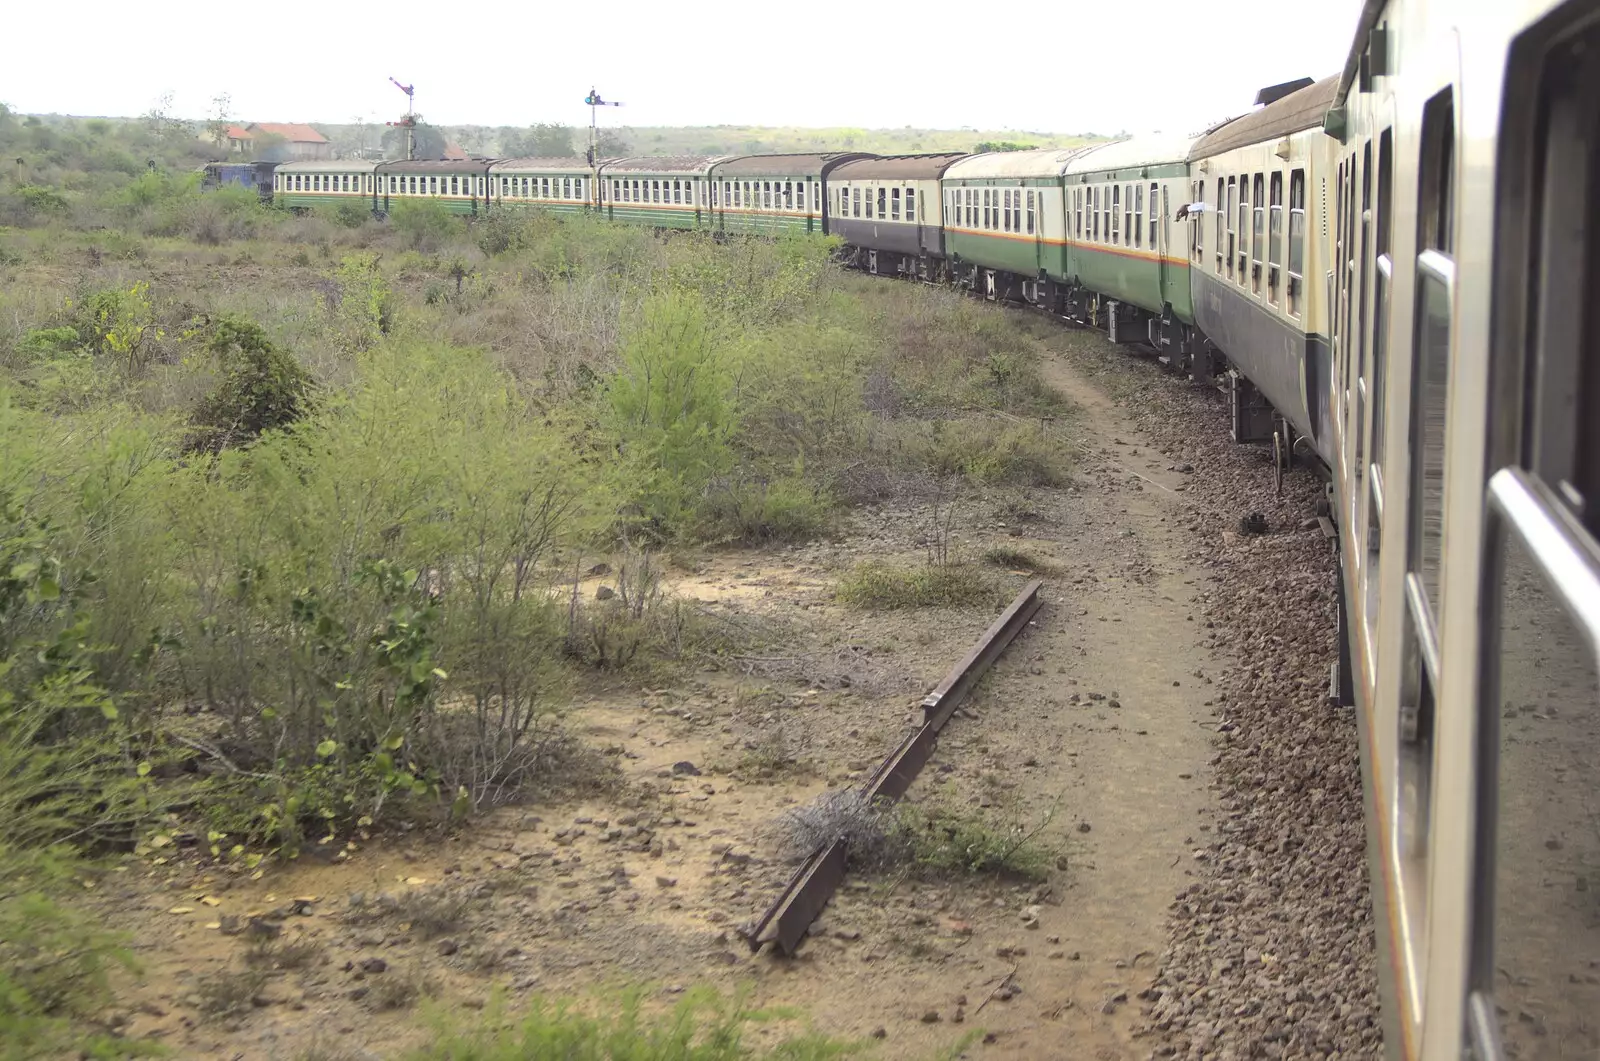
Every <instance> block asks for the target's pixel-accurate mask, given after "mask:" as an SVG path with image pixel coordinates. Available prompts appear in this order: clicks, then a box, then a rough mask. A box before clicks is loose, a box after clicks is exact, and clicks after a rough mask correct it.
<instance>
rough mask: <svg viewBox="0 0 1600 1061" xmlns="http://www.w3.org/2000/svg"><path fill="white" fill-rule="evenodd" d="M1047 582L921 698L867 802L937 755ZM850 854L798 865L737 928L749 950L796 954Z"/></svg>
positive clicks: (836, 846)
mask: <svg viewBox="0 0 1600 1061" xmlns="http://www.w3.org/2000/svg"><path fill="white" fill-rule="evenodd" d="M1043 585H1044V583H1043V582H1041V581H1040V580H1038V579H1035V580H1033V581H1032V582H1029V583H1028V584H1027V585H1026V586H1024V587H1023V589H1022V592H1021V593H1019V594H1017V597H1016V599H1015V600H1013V601H1012V602H1011V604H1010V605H1008V606H1007V608H1006V610H1005V611H1003V612H1001V613H1000V617H999V618H998V619H996V620H995V621H994V622H993V623H992V624H990V626H989V629H987V630H985V631H984V633H983V636H982V637H980V638H978V640H977V643H975V644H974V645H973V646H972V648H970V649H968V650H967V654H966V655H964V656H962V657H961V660H960V662H958V663H957V664H956V665H955V666H954V667H952V668H950V673H949V674H946V675H945V677H944V681H942V682H940V683H939V684H938V686H936V687H935V688H934V690H933V691H932V692H931V693H929V694H928V695H927V696H925V697H923V698H922V705H921V706H922V725H921V726H919V727H917V729H916V730H915V731H914V732H913V733H911V734H909V735H908V736H907V737H906V739H905V740H903V741H901V742H900V746H899V747H898V748H896V749H895V750H894V751H893V752H890V753H889V756H888V757H887V758H885V759H884V760H883V762H882V763H881V764H879V766H878V768H877V769H876V770H874V771H873V772H872V776H871V777H870V778H868V779H867V781H866V783H865V784H864V785H862V787H861V797H862V799H863V800H865V801H867V802H871V801H874V800H879V799H885V800H890V801H893V800H897V799H899V798H900V797H901V796H903V795H905V791H906V789H908V788H910V787H911V782H912V781H915V780H916V778H917V775H918V774H919V773H921V772H922V767H923V766H924V765H925V764H926V763H927V761H928V759H929V758H930V757H931V756H932V755H933V746H934V743H935V741H936V740H937V739H938V736H939V731H940V730H942V729H943V728H944V725H945V723H946V722H948V721H950V716H951V715H953V714H955V711H956V708H958V707H960V706H961V704H962V703H963V702H964V701H965V700H966V698H967V696H968V695H969V694H970V693H971V692H972V688H973V686H974V685H976V684H977V682H978V679H979V678H981V677H982V676H983V674H984V672H985V671H987V670H988V669H989V667H990V666H991V665H992V664H993V663H994V661H995V660H997V659H999V658H1000V654H1001V653H1002V652H1004V651H1005V650H1006V646H1008V645H1010V644H1011V642H1012V641H1013V640H1015V638H1016V636H1017V635H1018V634H1019V633H1021V632H1022V630H1023V629H1024V628H1025V627H1026V626H1027V625H1028V623H1029V621H1030V620H1031V619H1032V618H1033V616H1034V614H1035V613H1036V612H1038V610H1039V607H1040V605H1041V604H1043V603H1044V602H1043V601H1042V600H1041V599H1040V597H1039V590H1040V588H1041V587H1043ZM847 854H848V852H847V851H846V849H845V844H844V841H843V840H839V839H835V840H833V841H832V842H831V843H828V844H824V845H823V846H821V847H819V848H817V850H815V851H813V852H812V853H811V855H810V856H809V857H807V858H806V860H805V861H804V862H802V863H800V867H799V868H798V869H796V870H795V871H794V874H793V875H792V876H791V877H790V878H789V882H788V884H786V885H784V888H783V891H782V892H781V893H779V895H778V897H777V899H775V900H773V902H772V905H771V906H768V907H767V909H766V912H765V913H763V914H762V915H761V916H760V917H759V918H757V919H756V920H755V921H753V922H751V923H750V924H748V925H746V926H744V927H743V928H741V929H740V930H739V933H740V935H742V936H744V939H745V942H746V943H747V944H749V946H750V949H751V950H752V951H756V950H760V949H761V947H762V946H763V945H765V944H767V943H775V944H777V948H778V949H779V950H781V951H782V952H783V953H784V954H793V953H794V952H795V950H796V949H797V948H798V947H799V946H800V941H801V940H802V939H803V938H804V937H805V934H806V929H808V928H810V927H811V923H812V922H813V921H815V920H816V919H817V915H818V914H820V913H821V912H822V908H823V907H824V906H826V905H828V900H829V899H831V898H832V897H833V893H834V891H835V890H836V889H837V888H838V887H839V883H840V881H842V880H844V870H845V860H846V856H847Z"/></svg>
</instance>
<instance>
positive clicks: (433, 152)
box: [383, 117, 447, 158]
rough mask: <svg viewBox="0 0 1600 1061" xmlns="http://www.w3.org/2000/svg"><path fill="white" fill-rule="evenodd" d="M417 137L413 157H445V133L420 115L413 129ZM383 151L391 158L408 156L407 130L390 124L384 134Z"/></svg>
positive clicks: (412, 131) (413, 134) (413, 133)
mask: <svg viewBox="0 0 1600 1061" xmlns="http://www.w3.org/2000/svg"><path fill="white" fill-rule="evenodd" d="M411 134H412V136H413V137H414V138H415V141H414V144H415V146H414V147H413V149H412V157H413V158H443V157H444V150H445V145H446V143H447V141H446V140H445V138H444V133H443V132H441V131H440V130H439V129H437V128H435V127H434V126H432V125H428V124H427V123H426V122H424V121H423V120H422V119H421V118H420V117H419V118H417V124H416V126H415V127H414V128H413V129H412V130H411ZM383 153H384V155H385V156H387V157H389V158H405V157H406V131H405V129H404V128H403V127H401V126H399V125H393V126H390V127H389V129H388V130H387V131H386V132H385V133H384V134H383Z"/></svg>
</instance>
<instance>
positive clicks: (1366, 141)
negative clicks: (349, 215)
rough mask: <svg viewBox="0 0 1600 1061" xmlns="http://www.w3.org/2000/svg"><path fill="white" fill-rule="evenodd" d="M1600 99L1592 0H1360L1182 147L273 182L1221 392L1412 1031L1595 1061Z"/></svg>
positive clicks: (703, 159) (1478, 1045)
mask: <svg viewBox="0 0 1600 1061" xmlns="http://www.w3.org/2000/svg"><path fill="white" fill-rule="evenodd" d="M1129 76H1130V77H1134V76H1147V75H1143V74H1137V73H1130V75H1129ZM1596 98H1600V2H1597V0H1498V2H1496V3H1493V4H1487V3H1482V2H1481V0H1366V3H1365V4H1364V6H1363V7H1362V10H1361V13H1360V16H1359V20H1358V25H1357V30H1356V35H1355V38H1354V40H1353V42H1352V45H1351V48H1350V50H1349V53H1348V57H1347V60H1346V62H1345V65H1344V66H1343V68H1342V69H1341V70H1340V71H1338V72H1337V73H1336V74H1334V75H1333V76H1331V77H1328V78H1325V79H1323V80H1320V81H1311V80H1310V79H1301V80H1299V81H1294V82H1288V83H1285V84H1282V85H1277V86H1272V87H1271V88H1268V89H1264V90H1263V91H1262V93H1261V94H1260V95H1259V96H1258V97H1257V100H1256V107H1255V109H1254V110H1252V111H1250V112H1248V113H1246V114H1244V115H1242V116H1240V117H1238V118H1235V119H1233V120H1230V121H1227V122H1224V123H1221V124H1219V125H1217V126H1215V127H1213V128H1210V129H1207V130H1204V131H1203V132H1201V133H1200V134H1199V135H1196V136H1190V137H1173V136H1166V137H1159V136H1158V137H1147V138H1132V139H1124V140H1117V141H1112V142H1103V143H1095V144H1088V145H1085V146H1083V147H1080V148H1075V149H1071V150H1033V151H1017V152H1005V153H988V154H959V153H954V154H920V155H904V156H894V157H879V156H875V155H872V154H868V153H862V152H833V153H816V154H791V155H766V156H761V155H751V156H692V157H671V158H648V157H642V158H625V159H613V160H602V161H600V162H598V163H597V164H594V165H590V164H589V163H588V162H586V161H585V160H581V159H550V158H524V159H474V160H466V161H442V160H424V161H413V162H386V163H377V162H332V163H330V162H303V163H290V164H286V165H280V166H277V167H276V169H275V171H274V172H273V174H272V178H271V181H272V186H271V192H272V194H273V195H274V196H275V197H276V198H277V199H278V200H279V201H281V202H283V203H286V204H287V205H289V206H291V207H296V208H300V207H315V206H319V205H323V204H327V203H336V202H342V201H355V202H359V203H360V204H362V205H363V206H364V207H367V208H370V209H371V210H372V211H373V212H375V213H377V214H380V215H381V214H384V213H386V212H388V211H390V210H392V209H394V207H395V205H396V204H397V203H399V202H401V201H404V200H406V199H410V198H420V197H426V198H429V199H434V200H437V201H439V202H442V203H443V204H444V205H445V206H446V207H447V208H449V209H451V210H455V211H459V212H462V213H466V214H474V215H484V214H492V213H494V212H495V211H500V210H516V209H530V208H531V209H543V210H549V211H553V212H557V213H561V212H567V213H578V212H585V213H597V214H599V215H601V216H603V217H606V218H610V219H612V220H615V221H618V222H624V223H634V224H643V225H650V226H655V227H658V228H664V229H679V228H681V229H699V230H706V231H711V232H716V233H728V234H736V233H748V234H752V235H761V236H776V235H783V234H785V233H821V234H827V235H831V236H833V237H835V238H836V239H837V240H838V241H839V242H840V246H841V251H840V253H841V256H842V257H843V259H844V260H845V261H846V262H847V263H848V264H849V265H851V266H853V267H855V268H859V269H862V270H865V271H868V272H872V273H879V274H886V275H892V276H899V277H904V278H907V279H911V280H917V281H922V282H928V283H951V284H956V285H960V286H961V287H963V288H966V289H969V290H971V291H973V292H975V293H976V294H978V295H980V296H982V297H984V298H988V299H992V300H995V301H999V302H1009V303H1016V304H1024V305H1031V306H1035V307H1038V308H1040V309H1042V310H1046V311H1048V312H1050V313H1052V314H1055V315H1057V316H1059V317H1061V318H1064V319H1066V320H1070V321H1073V322H1076V323H1078V324H1081V325H1085V326H1092V327H1096V328H1099V329H1102V330H1103V331H1104V332H1105V333H1106V335H1107V336H1108V337H1109V338H1110V339H1112V340H1113V341H1115V342H1119V343H1129V344H1137V345H1138V346H1139V347H1141V348H1143V349H1146V350H1153V351H1154V352H1155V354H1156V356H1158V357H1159V358H1160V359H1161V360H1162V361H1163V362H1164V363H1165V364H1167V365H1168V366H1169V367H1170V368H1171V369H1172V370H1173V371H1176V372H1181V373H1184V374H1186V375H1187V376H1189V377H1190V378H1193V379H1197V380H1204V381H1214V382H1216V383H1217V385H1219V386H1223V387H1225V388H1226V389H1227V392H1228V395H1229V402H1230V411H1231V423H1232V430H1233V434H1234V437H1235V438H1237V439H1238V440H1240V441H1252V440H1253V441H1259V442H1265V443H1269V444H1270V446H1271V448H1272V452H1273V454H1274V459H1275V462H1276V466H1277V467H1279V468H1282V467H1284V466H1286V465H1288V464H1289V463H1291V462H1293V461H1295V460H1305V461H1309V462H1313V463H1314V464H1315V466H1316V467H1318V468H1319V469H1321V470H1323V471H1324V472H1325V473H1326V479H1327V483H1328V488H1327V492H1328V500H1327V510H1328V516H1329V520H1330V523H1331V524H1332V525H1333V526H1334V527H1335V528H1336V530H1335V533H1336V542H1337V549H1338V556H1339V565H1338V566H1339V577H1338V581H1337V592H1338V596H1339V605H1340V607H1339V615H1340V638H1339V641H1340V645H1341V651H1340V657H1339V659H1338V660H1337V661H1333V662H1331V663H1330V675H1329V691H1328V693H1329V701H1330V708H1329V709H1330V710H1343V709H1348V710H1352V711H1353V713H1354V716H1355V720H1356V725H1357V728H1358V730H1359V733H1360V738H1361V739H1360V742H1359V743H1360V747H1361V759H1362V764H1361V765H1362V775H1363V781H1364V790H1365V793H1364V795H1365V812H1366V825H1367V841H1368V852H1369V864H1370V879H1371V895H1372V899H1373V903H1374V912H1375V915H1376V916H1375V923H1376V926H1377V946H1378V952H1379V958H1380V960H1379V967H1380V985H1379V986H1380V996H1381V1002H1382V1010H1383V1019H1384V1040H1385V1043H1386V1050H1387V1052H1388V1054H1389V1056H1391V1057H1394V1058H1400V1059H1406V1061H1411V1059H1427V1061H1446V1059H1449V1061H1459V1059H1461V1058H1464V1057H1465V1058H1471V1059H1476V1061H1501V1059H1532V1058H1585V1059H1589V1061H1593V1059H1595V1058H1600V544H1597V541H1596V535H1597V534H1600V426H1597V425H1600V418H1597V410H1600V327H1596V320H1595V316H1596V314H1597V312H1600V311H1597V309H1596V307H1597V306H1600V299H1597V296H1596V293H1597V292H1600V128H1597V126H1600V109H1597V108H1595V107H1594V106H1593V102H1592V101H1593V100H1594V99H1596ZM264 191H265V189H264ZM1591 398H1593V399H1596V403H1597V404H1596V405H1590V404H1589V399H1591Z"/></svg>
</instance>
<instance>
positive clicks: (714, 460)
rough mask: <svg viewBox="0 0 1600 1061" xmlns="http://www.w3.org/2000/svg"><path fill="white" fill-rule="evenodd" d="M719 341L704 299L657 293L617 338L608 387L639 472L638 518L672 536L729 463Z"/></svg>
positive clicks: (626, 450)
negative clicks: (617, 363) (617, 362)
mask: <svg viewBox="0 0 1600 1061" xmlns="http://www.w3.org/2000/svg"><path fill="white" fill-rule="evenodd" d="M728 391H729V374H728V358H727V355H726V353H725V340H723V339H722V338H721V337H720V336H719V335H718V334H716V332H715V331H714V329H713V326H712V320H711V314H710V312H709V310H708V308H707V306H706V304H705V301H704V299H703V298H701V297H700V296H698V295H696V294H692V293H689V292H675V293H672V294H664V295H657V296H654V297H652V298H651V299H649V300H648V301H647V302H646V303H645V304H644V306H643V307H642V308H641V310H640V313H639V316H638V319H637V321H636V322H635V323H634V325H633V327H632V329H631V330H630V331H629V333H628V335H627V337H626V338H625V339H624V340H623V346H622V368H621V369H620V370H619V371H618V372H617V373H616V375H615V376H613V377H612V379H611V380H610V381H609V382H608V384H607V394H608V397H609V399H610V405H611V412H612V414H613V417H614V423H615V426H616V430H617V433H618V436H619V438H620V442H621V449H622V454H623V457H624V458H625V459H626V460H627V461H629V463H630V464H631V465H632V466H633V467H634V468H635V469H637V471H638V474H639V478H640V482H641V486H640V497H639V508H640V512H641V515H642V516H643V517H644V518H645V519H646V521H647V522H648V523H649V524H650V525H651V526H652V527H654V528H655V529H656V530H657V531H659V532H661V533H663V534H671V533H675V532H677V531H678V530H680V529H681V527H682V526H683V524H684V523H685V521H686V520H688V519H689V518H690V514H691V513H692V511H693V508H694V506H695V504H696V502H697V500H698V498H699V497H700V496H701V494H702V492H703V491H704V489H705V487H706V485H707V484H708V483H710V482H711V480H712V479H713V478H715V477H716V476H718V475H721V474H723V473H724V472H726V471H727V470H728V468H729V467H730V466H731V465H732V462H733V451H732V448H731V447H730V445H729V440H730V438H731V437H732V435H733V432H734V429H735V426H736V425H735V421H734V412H733V409H732V407H731V406H730V403H729V400H728V398H729V394H728Z"/></svg>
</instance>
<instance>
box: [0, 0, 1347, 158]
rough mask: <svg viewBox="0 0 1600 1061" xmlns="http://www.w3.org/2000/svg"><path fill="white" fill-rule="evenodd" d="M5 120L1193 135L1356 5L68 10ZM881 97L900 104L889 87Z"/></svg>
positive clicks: (1339, 43) (9, 54)
mask: <svg viewBox="0 0 1600 1061" xmlns="http://www.w3.org/2000/svg"><path fill="white" fill-rule="evenodd" d="M11 8H12V9H11V11H10V14H8V15H7V16H6V19H5V21H6V44H5V47H4V59H3V61H0V102H4V103H6V104H9V105H10V106H12V107H15V108H16V109H18V110H21V111H25V112H30V113H66V114H79V115H128V114H139V113H143V112H144V111H146V110H148V109H149V108H150V106H151V105H152V104H153V103H154V102H155V101H156V100H157V99H158V98H159V97H161V96H162V95H163V94H164V93H167V92H170V93H172V96H173V100H174V104H175V108H174V109H175V111H176V112H177V113H178V114H179V115H180V116H185V117H192V118H202V117H206V116H208V112H209V110H210V107H211V100H212V98H213V97H215V96H217V95H218V94H220V93H224V92H225V93H227V94H228V95H229V96H230V97H231V98H232V107H233V116H234V117H237V118H241V119H244V120H253V121H284V122H319V121H320V122H339V123H344V122H351V121H354V120H356V119H357V118H361V119H364V120H366V121H376V122H382V121H386V120H389V119H392V118H394V117H396V116H398V115H399V114H400V113H402V112H403V111H404V109H405V97H404V96H403V95H402V94H401V93H400V91H399V90H398V89H396V88H395V87H394V86H392V85H390V84H389V82H388V78H389V76H390V75H391V74H392V75H394V76H395V77H397V78H399V79H400V80H401V81H403V82H405V83H407V84H411V83H414V84H415V85H416V89H417V111H418V113H420V114H422V115H423V116H424V117H425V118H426V119H427V120H429V121H431V122H437V123H440V124H447V125H458V124H460V125H466V124H473V125H528V124H531V123H533V122H541V121H548V122H560V123H563V124H567V125H573V126H578V125H587V124H588V120H589V112H588V109H587V108H586V107H585V106H584V105H583V97H584V94H585V93H586V92H587V91H588V89H589V88H590V86H591V84H592V85H594V86H595V87H597V88H599V90H600V92H601V94H602V95H603V96H605V97H606V98H608V99H616V100H621V101H623V102H624V103H625V104H626V106H624V107H622V108H620V109H610V108H608V109H607V110H606V111H604V112H602V115H601V122H602V124H605V125H722V124H760V125H798V126H833V125H850V126H857V127H868V128H876V127H900V126H906V125H910V126H917V127H928V128H940V129H956V128H962V127H968V126H970V127H974V128H987V129H1003V128H1004V129H1034V130H1040V131H1049V132H1098V133H1114V132H1118V131H1120V130H1126V131H1128V132H1133V133H1139V132H1154V131H1162V132H1169V133H1188V132H1195V131H1198V130H1199V129H1200V128H1201V127H1203V126H1204V125H1205V124H1207V123H1208V122H1211V121H1214V120H1216V119H1219V118H1222V117H1226V116H1230V115H1234V114H1238V113H1240V112H1243V111H1246V110H1248V109H1249V107H1250V103H1251V100H1252V99H1253V98H1254V96H1255V92H1256V90H1257V89H1258V88H1260V87H1262V86H1264V85H1269V84H1274V83H1277V82H1280V81H1287V80H1290V79H1292V78H1297V77H1302V76H1305V77H1314V78H1315V77H1322V76H1325V75H1327V74H1331V73H1334V72H1336V71H1337V70H1338V69H1339V68H1340V67H1341V66H1342V65H1343V62H1344V57H1345V53H1346V51H1347V49H1348V47H1349V41H1350V35H1351V33H1352V31H1353V29H1354V26H1355V21H1356V15H1357V13H1358V11H1359V9H1360V2H1359V0H1233V2H1231V3H1228V4H1226V5H1222V6H1220V7H1219V6H1218V5H1215V4H1205V3H1196V2H1193V0H1182V2H1180V0H1112V2H1111V3H1109V4H1107V3H1091V4H1072V3H1048V4H1044V5H1023V4H1012V5H1005V4H993V3H984V4H971V3H959V4H954V3H947V2H941V0H934V2H923V0H899V2H884V0H872V2H868V3H859V2H856V3H827V2H821V3H818V2H816V0H812V2H809V3H807V2H803V0H802V2H785V0H767V2H763V0H723V2H718V3H711V4H703V3H682V2H679V3H672V2H670V0H655V2H644V3H641V2H637V0H603V2H601V3H559V2H557V3H552V2H550V0H534V2H519V0H510V2H506V0H498V2H496V0H490V2H483V3H471V2H467V3H461V2H456V0H434V2H431V3H428V2H418V0H332V2H306V0H292V2H284V0H266V2H227V0H224V2H222V3H218V2H216V0H204V2H201V0H157V2H156V3H154V4H130V3H127V2H126V0H84V2H80V3H76V4H70V5H69V6H68V7H65V8H59V7H56V6H55V5H54V4H50V3H27V4H14V5H11ZM891 83H898V84H900V85H905V86H913V85H914V86H915V88H910V87H907V88H893V87H890V85H891Z"/></svg>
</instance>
